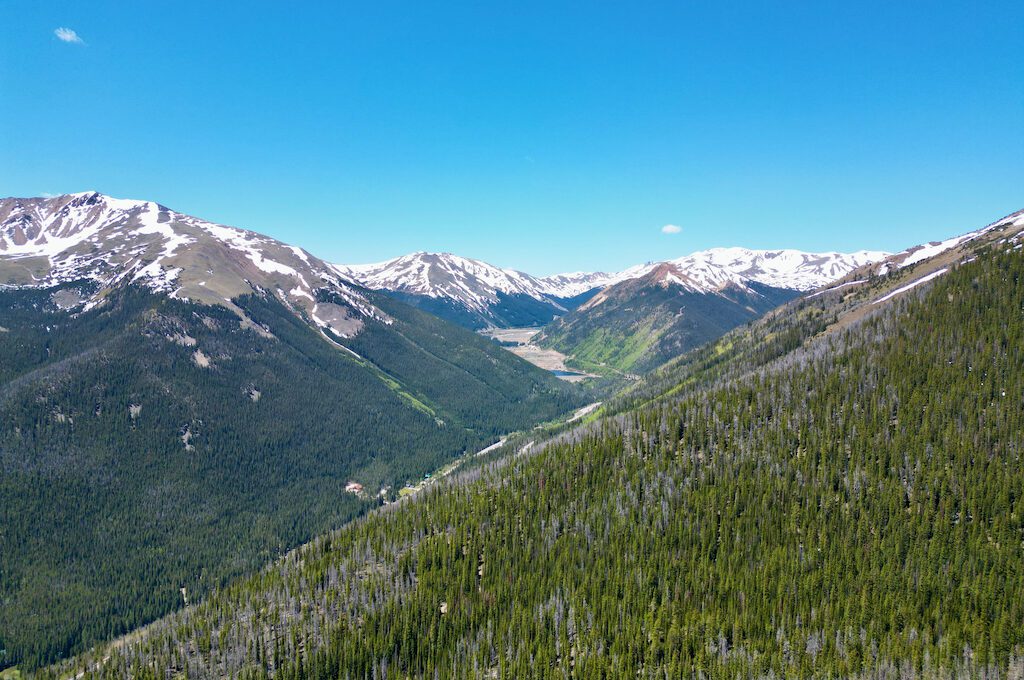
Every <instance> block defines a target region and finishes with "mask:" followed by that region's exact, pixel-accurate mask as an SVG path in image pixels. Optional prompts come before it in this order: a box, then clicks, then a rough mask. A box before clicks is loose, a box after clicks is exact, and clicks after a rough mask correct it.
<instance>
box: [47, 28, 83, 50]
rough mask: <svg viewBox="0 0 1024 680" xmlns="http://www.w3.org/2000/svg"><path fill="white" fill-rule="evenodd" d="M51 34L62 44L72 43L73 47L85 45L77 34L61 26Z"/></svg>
mask: <svg viewBox="0 0 1024 680" xmlns="http://www.w3.org/2000/svg"><path fill="white" fill-rule="evenodd" d="M53 34H54V35H55V36H57V39H58V40H60V41H62V42H66V43H73V44H75V45H84V44H85V41H84V40H82V39H81V38H79V37H78V34H77V33H75V32H74V31H73V30H71V29H70V28H65V27H63V26H61V27H60V28H57V29H54V31H53Z"/></svg>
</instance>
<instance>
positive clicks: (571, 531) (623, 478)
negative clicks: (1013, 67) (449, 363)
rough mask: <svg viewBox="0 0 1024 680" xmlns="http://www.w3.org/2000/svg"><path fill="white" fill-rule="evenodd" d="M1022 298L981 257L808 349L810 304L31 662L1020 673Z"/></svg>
mask: <svg viewBox="0 0 1024 680" xmlns="http://www.w3.org/2000/svg"><path fill="white" fill-rule="evenodd" d="M1022 301H1024V257H1022V256H1021V254H1020V252H1019V251H1012V250H1011V251H1003V250H989V251H985V252H982V253H980V254H979V256H978V257H977V259H976V260H974V261H972V262H969V263H967V264H965V265H963V266H960V267H958V268H955V269H952V270H951V271H950V272H948V273H947V274H945V275H944V276H942V277H940V278H939V279H937V280H936V282H935V283H934V284H933V285H932V286H931V287H930V288H928V289H927V290H925V291H920V292H916V293H914V294H911V295H909V296H906V297H905V298H904V299H903V300H901V301H899V302H897V303H896V304H894V305H890V306H889V307H888V308H886V309H885V310H884V311H880V312H878V313H874V314H869V315H867V316H866V317H865V318H863V319H861V320H860V321H858V322H857V323H854V324H852V325H850V326H848V327H847V328H845V329H843V330H838V331H836V332H833V333H829V334H824V335H819V336H818V337H817V339H813V340H810V341H808V342H801V338H808V337H810V336H812V335H815V334H818V333H819V331H820V330H821V329H822V328H824V327H825V326H827V325H828V323H830V321H831V320H832V318H829V317H828V316H827V315H825V314H823V313H822V312H821V310H820V308H819V309H817V311H815V310H814V309H804V310H801V311H799V313H796V314H793V315H792V316H791V317H790V321H788V322H787V321H786V320H785V319H782V318H781V317H780V318H779V319H770V320H768V321H767V322H766V323H765V324H763V325H760V326H758V327H757V328H756V329H753V330H751V331H749V332H750V333H762V332H765V331H764V329H766V328H769V329H774V330H771V331H770V333H771V335H772V337H771V339H770V340H769V341H768V344H767V345H763V344H761V345H758V346H760V347H761V348H762V349H761V350H758V351H763V352H765V354H763V356H758V355H756V352H755V351H754V350H753V349H751V348H752V347H753V345H749V344H748V345H744V342H745V341H744V340H743V338H742V337H741V335H742V334H734V335H733V336H730V338H727V339H726V340H725V341H724V343H725V344H723V345H719V346H718V347H717V349H716V348H715V347H711V348H705V349H703V350H700V351H698V352H697V353H695V354H693V355H691V356H689V357H687V358H686V359H685V360H683V361H680V362H679V363H678V364H677V365H676V366H674V367H671V368H670V370H669V371H668V372H666V373H665V374H663V375H662V376H660V377H657V378H655V380H654V381H652V383H651V384H650V385H648V386H645V387H642V388H641V389H639V390H636V391H634V392H632V393H631V394H630V395H627V397H624V398H623V399H625V400H627V401H624V402H622V404H623V405H622V408H621V409H620V410H619V412H618V415H617V416H615V417H611V418H606V419H603V420H600V421H597V422H596V423H594V424H593V425H591V426H589V427H586V428H582V429H578V430H575V431H573V432H572V433H569V434H567V435H565V436H563V437H561V438H560V439H559V440H557V441H555V442H552V443H550V444H549V445H548V446H546V447H540V446H538V447H536V448H535V449H534V451H535V452H534V453H524V454H523V455H519V456H512V457H511V458H507V459H506V460H505V462H504V464H492V465H488V466H484V467H480V468H477V469H475V470H473V471H472V472H471V473H467V474H465V475H463V476H462V477H460V478H459V479H457V480H455V481H453V482H452V483H450V484H447V485H441V486H438V487H436V488H434V489H432V490H430V491H428V492H425V493H423V494H421V495H420V496H418V497H417V498H415V499H413V500H411V501H410V502H404V503H401V504H397V505H395V506H391V507H389V508H387V509H386V510H384V511H380V512H377V513H374V514H373V515H371V516H368V517H366V518H364V519H362V520H358V521H356V522H354V523H352V524H351V525H349V526H347V527H346V528H344V529H342V530H340V531H337V532H334V533H331V534H329V535H327V536H324V537H322V538H320V539H318V540H316V541H314V542H313V543H311V544H309V545H308V546H306V547H304V548H302V549H300V550H298V551H296V552H294V553H292V554H290V555H288V556H287V557H286V558H285V559H283V560H281V561H279V562H277V563H275V564H273V565H271V566H269V567H267V568H266V569H264V570H263V571H261V572H260V573H258V574H256V575H254V576H252V577H250V578H246V579H242V580H239V581H236V582H234V583H233V584H232V585H230V586H228V587H226V588H224V589H221V590H219V591H217V592H216V593H214V594H213V595H212V596H211V597H209V598H208V599H207V600H205V601H204V602H203V603H202V604H200V605H198V606H197V607H194V608H191V609H189V610H186V611H183V612H181V613H179V614H176V615H174V616H172V617H170V618H168V619H166V620H164V621H162V622H160V623H158V624H156V625H155V626H154V627H152V628H151V629H150V630H147V631H145V632H144V633H143V634H142V635H140V636H139V637H138V638H137V639H133V640H130V641H128V642H126V643H124V644H120V645H116V646H114V647H112V648H107V649H103V650H98V651H97V652H96V653H95V656H94V657H89V656H86V657H82V658H80V659H78V660H76V661H75V662H73V663H71V664H67V665H65V666H64V667H62V668H59V669H51V670H49V671H45V672H43V673H41V674H40V675H41V677H56V676H57V675H58V674H59V673H60V672H71V671H74V672H79V671H82V672H84V673H85V675H84V677H87V678H119V677H126V676H131V677H139V678H174V677H189V678H200V677H229V678H240V679H246V680H248V679H258V678H284V679H288V680H291V679H298V678H308V679H318V680H319V679H327V678H331V679H336V678H367V679H370V678H373V679H384V678H481V677H499V678H622V677H638V678H680V677H695V678H735V677H806V678H811V677H815V678H830V677H832V678H836V677H854V678H859V677H863V678H868V677H872V678H953V677H986V678H1006V679H1009V678H1020V677H1022V676H1024V500H1022V499H1024V462H1022V460H1021V454H1022V449H1024V352H1022V351H1021V348H1022V347H1024V302H1022ZM787 323H788V324H790V325H789V326H788V327H787V325H786V324H787ZM730 344H731V346H733V347H737V346H738V347H741V348H744V347H745V349H742V352H740V354H741V355H742V357H741V360H742V362H743V367H742V369H737V368H735V366H736V364H735V363H734V364H732V365H731V366H732V367H730V366H727V365H724V364H719V363H718V361H717V359H716V356H721V355H722V354H727V353H729V352H732V351H734V350H733V349H728V347H729V346H730ZM723 348H727V349H723ZM736 361H740V359H737V360H736ZM687 366H689V368H687ZM670 376H671V377H674V379H676V380H677V381H678V382H677V383H676V385H675V386H674V387H671V386H670V387H669V389H664V388H665V387H666V386H667V385H669V383H668V382H666V381H668V380H669V379H670ZM658 380H661V381H662V383H661V384H660V386H659V384H658V383H657V381H658ZM687 381H689V382H687ZM655 387H656V389H655ZM645 389H648V390H650V393H647V394H645V392H644V390H645ZM627 402H628V403H627ZM105 657H109V658H105ZM104 658H105V660H103V659H104Z"/></svg>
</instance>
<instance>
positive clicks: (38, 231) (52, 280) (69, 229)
mask: <svg viewBox="0 0 1024 680" xmlns="http://www.w3.org/2000/svg"><path fill="white" fill-rule="evenodd" d="M78 281H89V282H91V283H92V284H94V286H93V288H94V290H93V292H91V293H90V294H89V295H88V296H85V297H83V298H81V299H80V300H73V299H72V298H70V297H69V296H68V295H65V296H64V300H63V303H62V304H63V305H64V306H65V307H67V308H78V307H81V308H82V309H92V308H93V307H95V306H97V305H99V304H102V302H103V300H104V298H105V296H106V295H107V294H108V293H109V291H111V290H114V289H116V288H117V287H118V286H121V285H124V284H128V283H133V284H136V285H141V286H144V287H146V288H148V289H150V290H153V291H157V292H163V293H167V294H168V295H169V296H170V297H172V298H177V299H183V300H192V301H195V302H202V303H207V304H218V305H223V306H227V307H229V308H232V309H235V311H236V312H237V311H238V309H237V308H236V307H235V306H234V303H233V302H232V300H233V299H234V298H236V297H238V296H240V295H246V294H250V293H253V292H257V291H269V292H270V293H272V294H274V295H276V296H277V297H279V298H280V299H281V300H282V302H284V303H285V304H286V305H288V306H289V307H292V308H294V309H295V310H296V311H297V312H298V313H300V314H301V315H302V316H303V317H304V318H306V319H308V320H309V321H311V322H312V323H313V324H315V325H316V326H317V327H319V328H321V329H329V330H331V332H333V333H334V334H336V335H340V336H343V337H344V336H353V335H355V334H356V333H358V330H359V327H360V325H361V324H362V322H363V321H364V320H365V319H367V318H379V319H381V320H383V321H384V322H385V323H386V322H387V319H386V318H384V317H383V316H382V315H381V313H380V311H379V310H378V309H376V308H375V307H374V306H373V305H372V304H370V303H369V302H367V300H366V299H365V297H364V296H362V295H361V294H360V293H359V292H358V290H357V289H356V287H355V286H353V285H352V283H351V282H349V281H346V280H345V279H344V278H343V276H342V275H341V274H340V273H339V272H338V271H337V270H336V269H335V268H334V267H333V266H331V265H330V264H327V263H325V262H323V261H322V260H320V259H318V258H316V257H314V256H313V255H311V254H310V253H307V252H306V251H304V250H302V249H301V248H297V247H295V246H290V245H287V244H284V243H281V242H279V241H276V240H274V239H272V238H268V237H266V236H262V235H260V234H257V233H255V232H251V231H246V230H244V229H237V228H235V227H227V226H224V225H219V224H214V223H211V222H207V221H205V220H201V219H198V218H195V217H192V216H189V215H184V214H182V213H179V212H176V211H174V210H171V209H169V208H166V207H164V206H162V205H159V204H158V203H153V202H151V201H136V200H124V199H116V198H112V197H110V196H104V195H103V194H99V193H96V192H85V193H79V194H69V195H64V196H57V197H54V198H5V199H0V284H6V285H14V286H36V287H47V286H56V285H59V284H63V283H69V282H78ZM321 294H326V295H329V296H330V297H332V298H334V300H335V301H334V302H322V301H320V300H317V296H318V295H321Z"/></svg>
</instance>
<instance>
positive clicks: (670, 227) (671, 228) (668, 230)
mask: <svg viewBox="0 0 1024 680" xmlns="http://www.w3.org/2000/svg"><path fill="white" fill-rule="evenodd" d="M682 230H683V228H682V227H677V226H676V225H674V224H666V225H665V226H664V227H662V228H661V233H662V234H678V233H679V232H681V231H682Z"/></svg>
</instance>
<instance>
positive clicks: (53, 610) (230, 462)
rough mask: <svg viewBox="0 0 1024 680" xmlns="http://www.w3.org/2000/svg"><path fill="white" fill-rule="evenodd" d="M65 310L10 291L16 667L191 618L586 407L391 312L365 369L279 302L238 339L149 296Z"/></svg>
mask: <svg viewBox="0 0 1024 680" xmlns="http://www.w3.org/2000/svg"><path fill="white" fill-rule="evenodd" d="M68 290H69V289H68ZM65 294H70V293H68V292H67V290H63V291H61V290H58V291H54V290H16V289H8V290H2V291H0V310H3V313H2V315H0V328H2V329H3V330H0V650H3V652H2V654H0V666H6V665H8V664H11V663H17V664H19V665H20V666H21V667H22V668H29V669H30V668H32V667H33V666H35V665H37V664H40V663H48V662H50V661H52V660H53V659H55V658H58V657H60V656H65V655H67V654H70V653H76V652H78V651H81V650H82V649H84V648H86V647H87V646H89V645H93V644H96V643H98V642H102V641H103V640H108V639H111V638H113V637H115V636H117V635H119V634H121V633H124V632H126V631H129V630H131V629H133V628H136V627H138V626H140V625H142V624H144V623H147V622H149V621H152V620H153V619H155V618H156V617H159V616H161V615H163V614H165V613H167V612H168V611H171V610H173V609H175V608H177V607H180V606H181V604H182V602H183V601H184V596H183V593H182V591H181V589H182V588H184V589H185V590H184V595H187V597H188V598H189V599H190V600H191V601H193V602H194V601H196V600H197V599H199V598H200V597H202V596H203V595H204V594H205V593H207V592H209V591H210V590H211V589H212V588H215V587H218V586H221V585H223V584H225V583H227V582H229V581H230V580H231V579H233V578H237V577H238V576H240V575H242V574H245V573H251V572H252V571H253V570H255V569H256V568H258V567H259V566H261V565H263V564H266V563H267V562H268V561H270V560H272V559H274V558H275V557H277V556H278V555H280V554H281V553H282V552H284V551H285V550H287V549H289V548H291V547H294V546H296V545H299V544H301V543H303V542H305V541H308V540H310V539H311V538H312V537H313V536H316V535H318V534H321V533H323V532H324V531H327V530H328V529H331V528H334V527H338V526H341V525H342V524H344V523H345V522H346V521H348V520H350V519H352V518H353V517H355V516H356V515H358V514H360V513H362V512H364V511H365V510H367V509H369V508H371V507H375V506H376V504H377V503H378V500H377V499H376V498H375V496H376V495H377V493H378V490H379V489H381V487H382V486H387V487H390V489H391V491H390V492H389V495H391V496H393V495H394V493H395V491H397V488H398V487H399V486H401V485H402V484H404V483H406V481H407V480H416V479H420V478H421V477H422V476H423V475H424V474H425V473H427V472H429V471H431V470H434V469H436V468H438V467H440V466H442V465H444V464H445V463H446V462H448V461H449V460H451V459H452V458H453V457H455V456H458V455H460V454H462V453H463V452H465V451H467V450H469V451H475V450H478V449H479V448H481V447H483V446H485V445H486V444H488V443H490V442H492V441H494V439H495V438H496V436H497V435H499V434H501V433H503V432H506V431H510V430H515V429H523V428H529V427H532V426H533V425H534V424H535V423H536V422H538V421H541V420H547V419H550V418H553V417H555V416H557V415H560V414H562V413H565V412H568V411H570V410H571V409H572V407H573V406H574V405H576V402H577V397H576V396H574V395H573V394H572V393H571V392H569V391H567V388H566V386H565V385H564V384H563V383H561V382H560V381H558V380H557V379H556V378H554V377H552V376H550V375H548V374H547V373H546V372H544V371H541V370H539V369H537V368H535V367H533V366H531V365H529V364H527V363H526V362H524V361H522V360H520V359H518V358H517V357H515V356H513V355H511V354H509V353H507V352H504V351H503V350H501V349H500V348H497V347H495V346H494V345H493V344H492V343H489V342H487V341H486V340H484V339H483V338H480V337H478V336H476V335H475V334H473V333H471V332H469V331H465V330H463V329H460V328H456V327H454V326H451V325H448V324H444V323H443V322H441V321H439V320H437V319H434V318H433V317H427V316H426V315H423V314H421V313H419V312H417V311H415V310H412V309H409V308H406V307H404V306H403V305H400V304H398V303H395V302H393V301H390V300H386V302H387V304H388V305H389V307H388V309H389V314H390V315H391V318H390V322H391V323H390V325H385V324H384V323H382V322H379V321H374V320H369V321H367V323H366V325H365V326H364V330H365V332H366V334H367V337H368V338H372V340H373V341H374V342H376V343H377V344H376V345H374V346H370V345H367V346H365V347H364V346H363V345H357V344H356V343H354V342H353V343H351V344H353V345H354V346H357V348H358V351H359V352H360V355H359V356H357V355H355V354H353V353H351V352H349V351H346V350H345V349H342V348H340V347H337V346H332V344H331V343H330V342H329V341H327V340H325V339H324V338H323V337H322V336H320V335H319V334H318V333H317V332H316V331H314V330H313V328H312V327H311V326H310V324H307V323H306V322H304V321H303V320H302V319H300V318H299V317H298V316H296V315H295V314H293V313H292V311H290V310H289V309H287V308H286V307H285V306H284V305H282V304H281V303H280V302H279V301H278V300H277V298H275V297H273V296H271V295H267V296H259V295H251V296H246V297H243V298H236V299H235V303H236V304H237V306H238V308H239V309H240V310H242V311H243V313H244V315H245V319H246V321H245V322H244V323H240V317H239V316H238V315H236V314H235V313H234V312H232V311H230V310H228V309H226V308H224V307H220V306H205V305H197V304H190V303H186V302H182V301H179V300H174V299H171V298H168V297H166V296H162V295H154V294H151V293H149V292H147V291H145V290H142V289H138V288H135V287H128V288H126V289H124V290H123V291H121V292H116V293H114V294H112V295H111V296H109V297H108V299H107V303H106V304H105V305H103V306H101V307H99V308H97V309H95V310H92V311H90V312H85V313H82V314H78V315H69V314H66V313H64V312H62V311H61V310H60V309H59V308H58V306H57V305H56V303H55V300H60V299H61V296H62V295H65ZM420 323H422V324H423V328H417V327H416V325H417V324H420ZM423 366H426V367H428V368H429V376H424V375H423V373H422V371H418V370H417V368H418V367H423ZM350 480H354V481H357V482H359V483H361V484H362V485H363V486H364V487H365V492H366V493H365V495H362V496H359V495H355V494H353V493H347V492H346V491H345V487H346V485H347V483H348V482H349V481H350Z"/></svg>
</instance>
